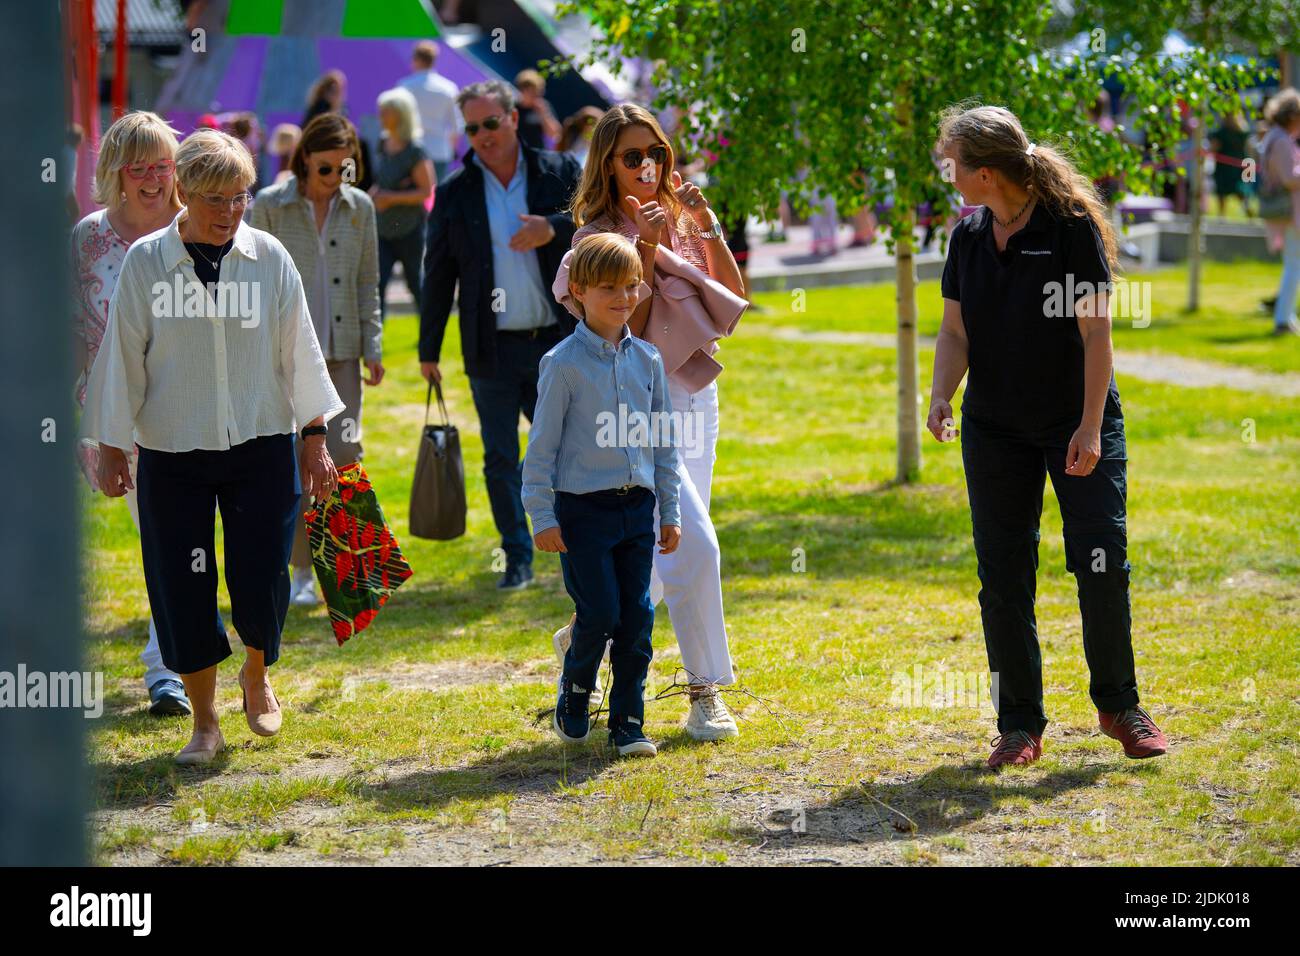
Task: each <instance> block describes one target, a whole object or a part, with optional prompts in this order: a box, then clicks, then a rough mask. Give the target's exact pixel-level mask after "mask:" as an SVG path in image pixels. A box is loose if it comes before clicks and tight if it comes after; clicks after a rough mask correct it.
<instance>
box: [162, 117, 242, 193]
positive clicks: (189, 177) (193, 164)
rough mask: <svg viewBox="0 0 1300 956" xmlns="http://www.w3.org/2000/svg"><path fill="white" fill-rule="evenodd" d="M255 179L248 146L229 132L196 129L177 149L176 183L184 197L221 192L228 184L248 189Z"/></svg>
mask: <svg viewBox="0 0 1300 956" xmlns="http://www.w3.org/2000/svg"><path fill="white" fill-rule="evenodd" d="M256 179H257V168H256V167H255V166H254V165H253V157H252V156H251V155H249V152H248V147H246V146H245V145H244V144H243V143H241V142H240V141H239V140H237V139H235V137H233V136H231V135H230V134H229V133H223V132H221V131H220V130H215V129H200V130H195V131H194V132H193V133H190V135H189V136H187V137H185V142H183V143H181V146H180V149H178V150H176V180H177V183H178V184H179V185H180V186H181V188H182V189H184V190H185V193H186V195H187V196H193V195H195V194H196V193H216V192H221V190H223V189H227V188H229V187H230V186H231V185H238V186H241V187H242V188H244V189H249V188H250V187H251V186H252V185H253V182H254V181H255V180H256Z"/></svg>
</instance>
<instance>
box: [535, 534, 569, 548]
mask: <svg viewBox="0 0 1300 956" xmlns="http://www.w3.org/2000/svg"><path fill="white" fill-rule="evenodd" d="M533 546H534V547H535V548H537V550H538V551H558V552H560V553H561V554H568V553H569V549H568V548H566V547H565V546H564V539H563V538H562V537H560V529H559V528H547V529H546V530H545V531H543V532H541V533H540V534H535V535H533Z"/></svg>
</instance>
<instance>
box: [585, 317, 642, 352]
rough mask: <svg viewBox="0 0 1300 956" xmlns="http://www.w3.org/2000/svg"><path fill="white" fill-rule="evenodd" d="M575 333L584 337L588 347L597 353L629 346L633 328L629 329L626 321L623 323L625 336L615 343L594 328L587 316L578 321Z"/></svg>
mask: <svg viewBox="0 0 1300 956" xmlns="http://www.w3.org/2000/svg"><path fill="white" fill-rule="evenodd" d="M574 334H575V335H577V336H578V337H579V338H580V339H582V341H583V342H584V343H585V344H586V345H587V347H588V348H590V349H591V350H592V351H594V352H596V353H597V354H601V353H605V352H613V351H616V350H621V349H625V348H627V347H628V345H629V344H630V342H631V339H632V330H631V329H629V328H628V327H627V325H626V323H625V324H624V325H623V337H622V338H620V339H619V340H618V344H617V345H615V344H614V343H613V342H610V341H609V340H608V339H606V338H605V337H604V336H603V335H601V334H600V333H599V332H597V331H595V330H594V329H592V327H591V326H589V325H588V324H587V320H586V319H585V318H584V319H583V320H582V321H581V322H579V323H578V325H577V328H575V329H574Z"/></svg>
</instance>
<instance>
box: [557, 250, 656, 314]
mask: <svg viewBox="0 0 1300 956" xmlns="http://www.w3.org/2000/svg"><path fill="white" fill-rule="evenodd" d="M641 277H642V272H641V256H640V254H638V253H637V251H636V246H634V245H632V243H631V242H629V241H628V240H627V239H625V238H623V237H622V236H620V235H619V234H618V233H616V232H598V233H595V234H594V235H590V236H587V237H586V238H584V239H581V240H579V242H578V244H577V245H576V246H574V247H573V258H572V259H570V260H569V289H570V290H572V289H574V288H578V289H582V290H584V291H585V290H587V289H590V288H591V287H592V286H594V285H600V284H601V283H603V282H611V283H613V284H614V285H621V284H624V283H627V282H640V281H641ZM578 306H579V308H581V306H582V303H580V302H579V303H578ZM584 314H585V313H584Z"/></svg>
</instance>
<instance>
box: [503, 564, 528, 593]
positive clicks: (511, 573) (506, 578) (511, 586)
mask: <svg viewBox="0 0 1300 956" xmlns="http://www.w3.org/2000/svg"><path fill="white" fill-rule="evenodd" d="M532 580H533V568H532V565H530V564H511V565H508V566H507V567H506V573H505V574H503V575H501V579H500V580H499V581H497V590H498V591H522V590H523V589H524V588H526V587H528V585H529V583H530V582H531V581H532Z"/></svg>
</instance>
